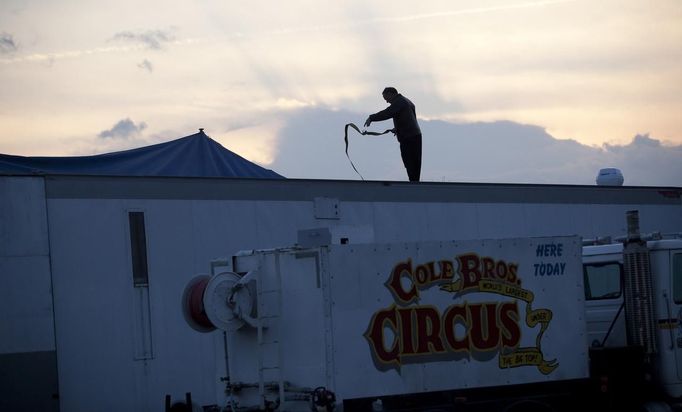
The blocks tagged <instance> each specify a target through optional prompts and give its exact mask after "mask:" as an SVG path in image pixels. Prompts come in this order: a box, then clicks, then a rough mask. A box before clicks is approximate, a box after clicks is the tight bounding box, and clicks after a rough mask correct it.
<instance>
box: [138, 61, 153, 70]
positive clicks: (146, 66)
mask: <svg viewBox="0 0 682 412" xmlns="http://www.w3.org/2000/svg"><path fill="white" fill-rule="evenodd" d="M137 67H139V68H140V69H143V70H147V71H148V72H149V73H152V72H153V71H154V66H152V62H150V61H149V60H147V59H144V60H143V61H142V62H141V63H138V64H137Z"/></svg>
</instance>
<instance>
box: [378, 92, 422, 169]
mask: <svg viewBox="0 0 682 412" xmlns="http://www.w3.org/2000/svg"><path fill="white" fill-rule="evenodd" d="M381 95H382V96H383V97H384V100H386V102H387V103H389V104H390V106H388V107H387V108H386V109H384V110H382V111H380V112H377V113H374V114H371V115H369V117H368V118H367V120H365V127H368V126H369V125H370V124H371V123H372V122H380V121H382V120H388V119H391V118H392V119H393V127H394V129H393V133H395V135H396V137H397V138H398V142H400V156H401V157H402V158H403V164H404V165H405V169H407V176H408V177H409V179H410V182H418V181H419V175H420V174H421V168H422V132H421V129H419V123H417V111H416V110H415V107H414V104H413V103H412V102H411V101H410V100H409V99H408V98H407V97H405V96H403V95H402V94H400V93H398V91H397V90H396V89H395V88H394V87H387V88H385V89H384V91H383V92H382V93H381Z"/></svg>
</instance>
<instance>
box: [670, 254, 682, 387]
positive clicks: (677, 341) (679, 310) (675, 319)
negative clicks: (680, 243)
mask: <svg viewBox="0 0 682 412" xmlns="http://www.w3.org/2000/svg"><path fill="white" fill-rule="evenodd" d="M670 267H671V272H672V302H670V304H671V306H672V313H671V314H670V317H671V319H669V322H670V326H669V327H671V328H673V329H672V331H671V332H672V333H670V336H669V339H670V340H672V342H671V344H672V346H673V350H674V351H675V358H676V362H677V377H678V378H679V379H680V380H682V250H680V249H677V250H671V251H670Z"/></svg>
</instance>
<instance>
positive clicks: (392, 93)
mask: <svg viewBox="0 0 682 412" xmlns="http://www.w3.org/2000/svg"><path fill="white" fill-rule="evenodd" d="M381 95H382V96H383V97H384V100H386V102H387V103H391V100H393V98H394V97H396V96H397V95H398V91H397V90H396V89H395V87H387V88H385V89H384V91H383V92H381Z"/></svg>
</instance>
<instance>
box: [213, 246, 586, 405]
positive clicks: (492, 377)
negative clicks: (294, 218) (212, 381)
mask: <svg viewBox="0 0 682 412" xmlns="http://www.w3.org/2000/svg"><path fill="white" fill-rule="evenodd" d="M309 235H310V234H309V233H307V234H305V235H304V236H303V239H302V240H301V242H300V243H302V244H305V243H307V240H308V238H309ZM322 238H324V236H322ZM315 239H318V237H316V238H315ZM580 252H581V243H580V238H578V237H549V238H525V239H507V240H475V241H449V242H412V243H392V244H370V245H350V244H347V245H324V246H319V247H312V248H307V247H300V246H299V247H294V248H288V249H272V250H260V251H249V252H243V253H240V254H238V255H236V256H235V257H234V258H233V261H232V262H229V265H230V266H231V267H230V271H224V272H221V273H219V274H216V275H215V276H213V277H212V278H211V280H210V281H209V282H208V284H207V285H206V290H205V292H204V304H205V308H206V313H207V315H208V317H209V319H210V320H211V321H212V323H214V324H215V325H218V326H220V327H221V328H224V329H225V330H227V332H228V333H227V348H228V360H229V375H228V382H227V389H228V392H229V394H230V406H231V410H235V411H238V410H249V409H262V410H265V409H277V410H278V411H307V410H311V403H312V402H317V403H318V404H317V407H318V408H321V409H319V410H329V411H331V410H332V409H333V408H334V407H336V409H337V410H342V409H343V406H344V404H345V406H346V410H360V409H367V406H368V402H374V404H375V407H376V405H377V403H378V404H381V403H383V402H390V401H388V400H387V399H390V397H393V396H397V395H415V394H425V393H429V392H438V391H447V390H464V389H474V388H485V387H499V386H502V385H530V384H537V383H546V382H557V381H564V382H566V381H571V380H577V379H586V378H588V376H589V372H588V354H587V348H588V344H587V333H586V323H585V310H584V303H585V302H584V292H583V284H582V280H583V279H582V265H581V255H580ZM220 263H225V264H228V262H216V263H214V264H213V265H212V266H213V268H216V266H217V265H219V264H220ZM314 388H318V390H317V393H313V389H314ZM319 388H324V389H319ZM311 393H313V397H315V398H316V399H317V400H311V399H310V398H309V397H306V396H305V394H311ZM324 394H326V397H325V395H324ZM332 394H333V395H332ZM330 397H333V398H334V401H331V398H330ZM327 398H329V399H327ZM362 402H365V404H363V403H362ZM421 406H422V407H423V406H424V405H421ZM382 407H383V406H382Z"/></svg>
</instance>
